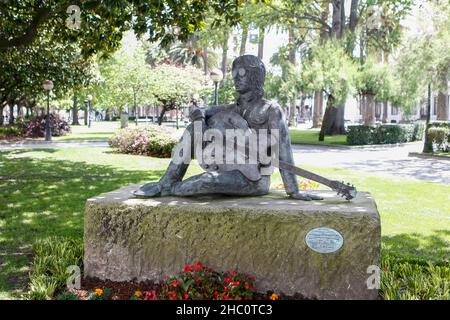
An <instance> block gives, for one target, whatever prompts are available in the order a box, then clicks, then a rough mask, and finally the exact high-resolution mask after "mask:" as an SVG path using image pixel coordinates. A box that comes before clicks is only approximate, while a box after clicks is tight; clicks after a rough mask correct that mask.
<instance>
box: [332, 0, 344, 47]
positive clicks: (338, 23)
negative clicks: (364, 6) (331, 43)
mask: <svg viewBox="0 0 450 320" xmlns="http://www.w3.org/2000/svg"><path fill="white" fill-rule="evenodd" d="M341 6H342V1H341V0H333V23H332V25H331V37H332V38H336V39H340V38H341V37H342V12H341V10H342V9H341Z"/></svg>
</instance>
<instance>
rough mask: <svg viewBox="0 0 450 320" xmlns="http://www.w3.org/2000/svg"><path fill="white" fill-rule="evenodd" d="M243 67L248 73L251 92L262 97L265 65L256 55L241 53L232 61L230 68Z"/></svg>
mask: <svg viewBox="0 0 450 320" xmlns="http://www.w3.org/2000/svg"><path fill="white" fill-rule="evenodd" d="M239 67H241V68H244V69H245V70H246V72H247V74H248V76H247V78H248V81H250V87H251V88H252V92H253V93H254V94H255V95H256V96H257V97H258V98H262V97H264V82H265V80H266V67H265V66H264V63H263V62H262V61H261V59H259V58H258V57H256V56H253V55H249V54H247V55H243V56H240V57H238V58H236V59H235V60H234V61H233V65H232V69H233V70H235V69H236V68H239Z"/></svg>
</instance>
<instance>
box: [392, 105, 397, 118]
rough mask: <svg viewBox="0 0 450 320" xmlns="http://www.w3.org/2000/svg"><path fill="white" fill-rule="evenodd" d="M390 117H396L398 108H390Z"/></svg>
mask: <svg viewBox="0 0 450 320" xmlns="http://www.w3.org/2000/svg"><path fill="white" fill-rule="evenodd" d="M391 115H393V116H398V107H396V106H392V108H391Z"/></svg>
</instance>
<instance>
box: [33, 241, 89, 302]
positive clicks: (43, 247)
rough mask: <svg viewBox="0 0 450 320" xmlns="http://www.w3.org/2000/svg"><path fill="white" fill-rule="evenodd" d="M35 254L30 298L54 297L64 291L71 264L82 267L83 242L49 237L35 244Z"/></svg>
mask: <svg viewBox="0 0 450 320" xmlns="http://www.w3.org/2000/svg"><path fill="white" fill-rule="evenodd" d="M33 251H34V254H35V257H34V261H33V263H32V265H31V272H30V291H29V292H28V297H29V298H30V299H37V300H41V299H48V298H53V297H54V296H55V295H56V294H58V292H60V291H62V290H63V289H64V288H65V286H66V282H67V279H68V278H69V277H70V275H71V273H70V272H69V271H68V270H67V268H68V267H69V266H71V265H75V266H79V267H80V268H82V263H83V244H82V242H81V241H76V240H72V239H66V238H56V237H55V238H48V239H45V240H40V241H38V242H36V243H35V244H34V245H33Z"/></svg>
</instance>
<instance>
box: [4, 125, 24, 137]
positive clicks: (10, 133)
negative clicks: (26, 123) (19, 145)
mask: <svg viewBox="0 0 450 320" xmlns="http://www.w3.org/2000/svg"><path fill="white" fill-rule="evenodd" d="M22 135H23V130H22V127H21V126H8V127H0V138H3V137H5V138H9V137H20V136H22Z"/></svg>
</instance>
